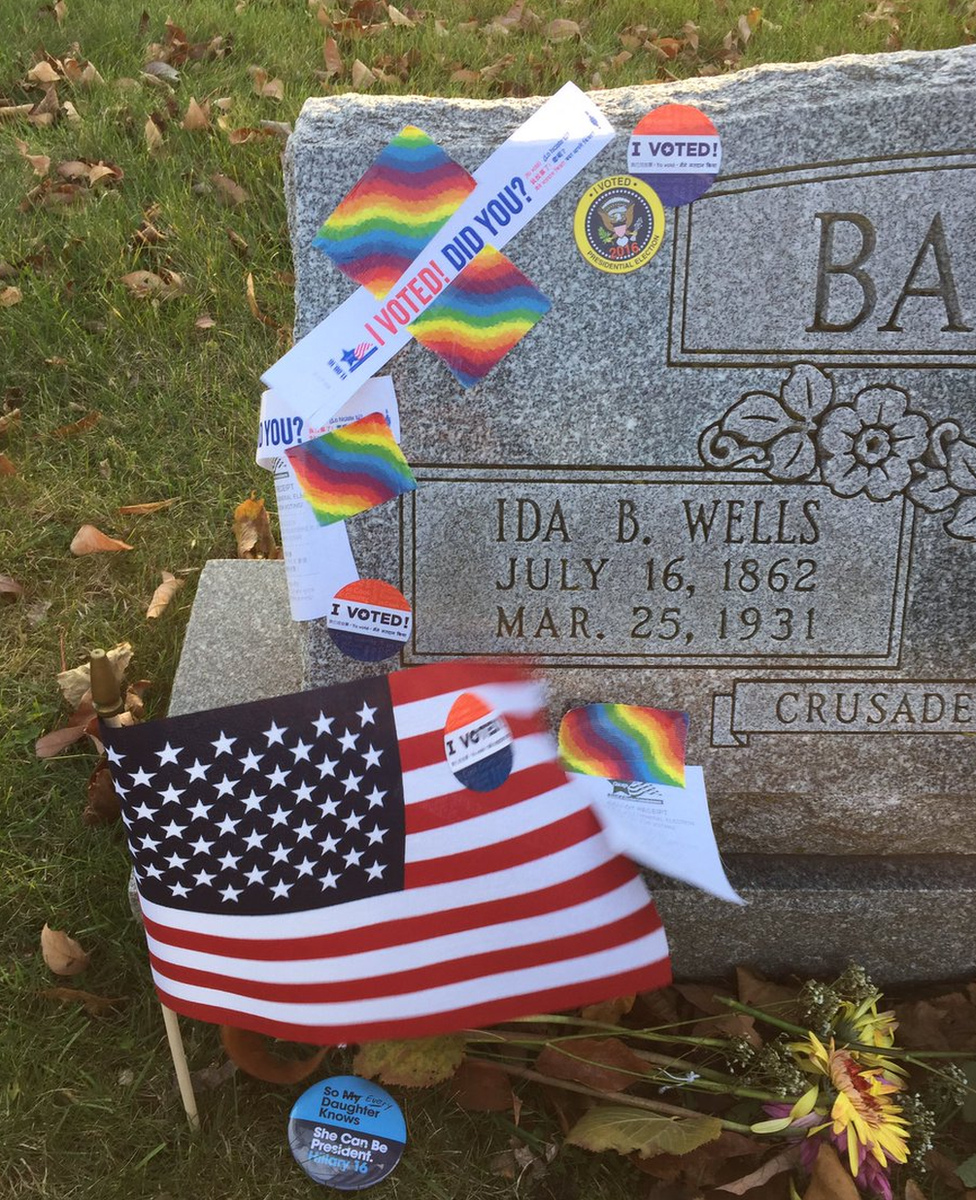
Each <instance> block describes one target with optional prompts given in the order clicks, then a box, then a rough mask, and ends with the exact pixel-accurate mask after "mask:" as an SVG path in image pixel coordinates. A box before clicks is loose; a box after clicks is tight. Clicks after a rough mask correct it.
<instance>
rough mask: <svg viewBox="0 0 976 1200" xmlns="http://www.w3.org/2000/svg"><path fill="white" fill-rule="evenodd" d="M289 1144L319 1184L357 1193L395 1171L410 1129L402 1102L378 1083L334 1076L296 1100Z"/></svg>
mask: <svg viewBox="0 0 976 1200" xmlns="http://www.w3.org/2000/svg"><path fill="white" fill-rule="evenodd" d="M288 1142H289V1144H290V1146H291V1152H292V1154H294V1156H295V1159H296V1161H297V1162H298V1164H299V1166H300V1167H301V1168H302V1170H303V1171H304V1172H305V1173H306V1175H308V1176H310V1177H311V1178H312V1179H314V1180H315V1182H316V1183H325V1184H328V1185H329V1187H334V1188H338V1189H339V1190H340V1191H344V1192H354V1191H359V1190H360V1189H361V1188H367V1187H372V1185H373V1184H374V1183H379V1181H380V1180H381V1179H385V1178H386V1177H387V1175H389V1174H390V1172H391V1171H392V1170H393V1169H394V1167H395V1166H396V1165H397V1163H398V1162H399V1161H400V1158H401V1156H402V1155H403V1149H404V1146H405V1145H406V1142H407V1127H406V1124H405V1122H404V1120H403V1113H402V1112H401V1111H400V1106H399V1105H398V1104H397V1102H396V1101H395V1100H394V1099H393V1097H392V1096H391V1095H390V1094H389V1092H387V1091H386V1090H385V1089H384V1088H381V1087H380V1086H379V1084H378V1083H372V1082H370V1080H368V1079H360V1078H359V1076H358V1075H334V1076H333V1077H332V1078H331V1079H326V1080H323V1081H322V1082H321V1083H317V1084H315V1086H314V1087H310V1088H309V1089H308V1091H307V1092H303V1093H302V1095H301V1096H299V1098H298V1100H296V1102H295V1106H294V1108H292V1110H291V1119H290V1120H289V1122H288Z"/></svg>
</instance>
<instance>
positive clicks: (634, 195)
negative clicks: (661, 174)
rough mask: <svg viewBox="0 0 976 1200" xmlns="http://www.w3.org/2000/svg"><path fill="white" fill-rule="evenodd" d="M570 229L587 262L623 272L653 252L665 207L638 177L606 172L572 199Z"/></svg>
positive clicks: (661, 232) (661, 231) (660, 234)
mask: <svg viewBox="0 0 976 1200" xmlns="http://www.w3.org/2000/svg"><path fill="white" fill-rule="evenodd" d="M573 233H574V235H575V237H576V245H577V246H578V248H579V252H580V254H582V255H583V257H584V258H585V259H586V261H587V262H588V263H589V264H590V266H591V267H596V268H597V270H598V271H607V272H609V273H610V274H612V275H624V274H626V273H627V272H629V271H636V270H637V269H638V267H642V266H644V264H645V263H647V262H650V261H651V259H652V258H653V257H654V255H655V254H657V252H658V250H659V249H660V247H661V243H662V241H663V240H664V209H663V208H662V206H661V201H660V200H659V199H658V198H657V196H656V195H655V193H654V192H653V191H652V189H651V188H649V187H648V186H647V184H645V183H641V181H640V180H639V179H635V178H634V177H633V176H632V175H609V176H607V178H606V179H601V180H600V181H599V182H598V183H594V184H593V186H592V187H591V188H589V189H588V190H587V191H586V193H585V194H584V195H583V197H582V199H581V200H580V202H579V204H577V206H576V217H575V219H574V221H573Z"/></svg>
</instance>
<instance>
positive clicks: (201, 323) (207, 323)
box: [193, 313, 217, 329]
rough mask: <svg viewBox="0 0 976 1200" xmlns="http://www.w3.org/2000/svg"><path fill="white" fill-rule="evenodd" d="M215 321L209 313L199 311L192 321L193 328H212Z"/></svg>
mask: <svg viewBox="0 0 976 1200" xmlns="http://www.w3.org/2000/svg"><path fill="white" fill-rule="evenodd" d="M216 324H217V322H216V321H215V320H214V319H213V317H212V316H211V315H210V313H201V314H200V315H199V317H197V319H196V320H195V321H194V322H193V327H194V329H213V327H214V326H215V325H216Z"/></svg>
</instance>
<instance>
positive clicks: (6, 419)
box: [0, 408, 20, 433]
mask: <svg viewBox="0 0 976 1200" xmlns="http://www.w3.org/2000/svg"><path fill="white" fill-rule="evenodd" d="M19 420H20V409H19V408H12V409H11V410H10V411H9V412H5V413H0V433H9V432H10V429H11V427H12V426H14V425H16V424H17V422H18V421H19Z"/></svg>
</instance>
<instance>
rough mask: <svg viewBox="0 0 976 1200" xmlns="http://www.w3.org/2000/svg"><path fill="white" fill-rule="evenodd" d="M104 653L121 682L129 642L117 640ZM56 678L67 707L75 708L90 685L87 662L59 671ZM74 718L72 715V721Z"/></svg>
mask: <svg viewBox="0 0 976 1200" xmlns="http://www.w3.org/2000/svg"><path fill="white" fill-rule="evenodd" d="M105 655H106V657H107V658H108V661H109V663H111V666H112V670H113V671H114V672H115V678H116V679H117V680H118V681H119V683H121V682H122V676H123V675H124V674H125V672H126V668H127V667H128V665H129V662H130V661H131V659H132V646H131V644H130V643H129V642H119V644H118V645H117V646H113V647H112V649H111V650H106V652H105ZM57 679H58V687H59V688H60V689H61V695H62V696H63V697H64V700H65V703H66V704H67V705H68V707H69V708H73V709H77V708H78V706H79V705H80V704H81V703H82V701H83V700H84V698H85V693H86V692H87V691H88V689H89V687H90V686H91V675H90V672H89V667H88V663H87V662H83V663H81V664H80V666H77V667H71V668H69V669H68V670H65V671H61V672H60V674H59V675H58V677H57ZM92 711H94V710H92ZM77 715H78V714H76V716H77ZM74 719H75V718H74V717H72V721H73V720H74ZM86 719H87V718H86Z"/></svg>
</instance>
